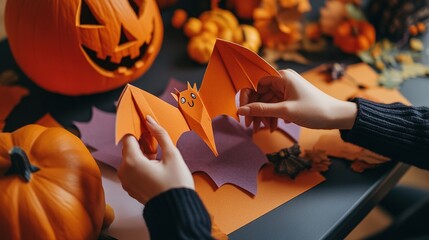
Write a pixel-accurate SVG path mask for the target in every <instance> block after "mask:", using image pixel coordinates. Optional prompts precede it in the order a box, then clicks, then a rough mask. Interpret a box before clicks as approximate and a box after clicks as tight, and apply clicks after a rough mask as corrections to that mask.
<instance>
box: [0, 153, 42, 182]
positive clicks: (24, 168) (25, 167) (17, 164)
mask: <svg viewBox="0 0 429 240" xmlns="http://www.w3.org/2000/svg"><path fill="white" fill-rule="evenodd" d="M9 156H10V161H11V163H12V166H11V167H10V168H9V170H7V171H6V173H5V175H6V176H8V175H12V174H18V175H20V176H21V177H23V178H24V179H25V181H26V182H30V179H31V173H34V172H37V171H39V170H40V169H39V168H38V167H36V166H34V165H31V163H30V160H29V159H28V157H27V154H26V153H25V152H24V150H22V149H21V148H20V147H13V148H12V149H11V150H10V151H9Z"/></svg>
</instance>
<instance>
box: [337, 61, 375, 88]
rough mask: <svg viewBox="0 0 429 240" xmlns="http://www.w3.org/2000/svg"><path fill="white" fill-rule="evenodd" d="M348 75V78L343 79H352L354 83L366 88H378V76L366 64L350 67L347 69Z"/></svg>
mask: <svg viewBox="0 0 429 240" xmlns="http://www.w3.org/2000/svg"><path fill="white" fill-rule="evenodd" d="M346 75H347V76H345V77H343V78H346V77H350V78H352V79H353V81H356V82H357V83H358V84H360V85H362V86H364V87H366V88H373V87H377V86H378V74H377V73H376V72H375V71H374V70H373V69H372V68H371V66H369V65H368V64H366V63H356V64H351V65H349V66H348V67H347V69H346ZM344 80H345V79H344Z"/></svg>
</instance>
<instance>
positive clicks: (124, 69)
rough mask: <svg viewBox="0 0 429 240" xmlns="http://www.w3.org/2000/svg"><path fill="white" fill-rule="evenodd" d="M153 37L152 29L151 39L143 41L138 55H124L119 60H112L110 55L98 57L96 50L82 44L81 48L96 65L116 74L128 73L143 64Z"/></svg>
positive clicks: (147, 56) (150, 48)
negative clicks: (103, 57)
mask: <svg viewBox="0 0 429 240" xmlns="http://www.w3.org/2000/svg"><path fill="white" fill-rule="evenodd" d="M153 38H154V31H153V32H152V36H151V40H150V41H149V42H145V43H143V45H142V46H141V47H140V48H139V55H138V56H137V57H134V58H132V57H131V56H130V55H128V56H124V57H122V58H121V59H120V61H119V62H113V61H112V60H111V58H112V57H111V56H109V55H108V56H107V57H106V58H105V59H102V58H99V57H98V56H97V52H96V51H94V50H92V49H90V48H88V47H86V46H84V45H82V50H83V51H84V52H85V53H86V55H87V56H88V57H89V59H90V60H91V61H92V62H93V63H94V64H95V65H97V66H98V67H100V68H102V69H104V70H106V71H109V72H115V73H118V74H123V75H129V74H132V73H133V72H134V70H136V69H139V68H141V67H143V66H144V65H145V62H146V60H147V59H148V58H149V57H150V56H151V55H152V53H153V51H154V50H153V49H152V48H153V47H152V41H153Z"/></svg>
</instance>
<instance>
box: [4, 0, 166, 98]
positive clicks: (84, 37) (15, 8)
mask: <svg viewBox="0 0 429 240" xmlns="http://www.w3.org/2000/svg"><path fill="white" fill-rule="evenodd" d="M5 24H6V31H7V34H8V38H9V44H10V48H11V50H12V53H13V55H14V57H15V59H16V61H17V62H18V64H19V66H20V67H21V68H22V70H23V71H24V72H25V73H26V74H27V75H28V76H29V77H30V78H31V79H32V80H33V81H35V82H36V83H37V84H38V85H40V86H41V87H43V88H45V89H47V90H49V91H52V92H58V93H62V94H67V95H81V94H92V93H97V92H102V91H107V90H111V89H114V88H116V87H119V86H121V85H124V84H125V83H127V82H130V81H132V80H135V79H136V78H137V77H139V76H141V75H142V74H143V73H144V72H145V71H146V70H147V69H148V68H149V67H150V66H151V64H152V62H153V61H154V59H155V57H156V55H157V54H158V52H159V49H160V47H161V43H162V36H163V28H162V19H161V15H160V13H159V10H158V7H157V5H156V2H155V0H67V1H64V0H38V1H34V0H12V1H7V4H6V16H5Z"/></svg>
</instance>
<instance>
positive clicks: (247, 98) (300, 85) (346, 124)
mask: <svg viewBox="0 0 429 240" xmlns="http://www.w3.org/2000/svg"><path fill="white" fill-rule="evenodd" d="M279 73H280V75H281V76H282V77H281V78H279V77H266V78H263V79H261V80H260V81H259V84H258V90H257V92H255V91H252V90H250V89H246V90H243V91H242V92H241V94H240V105H241V107H240V108H239V109H238V114H240V115H244V116H246V124H247V125H250V123H251V122H253V124H254V129H255V130H257V129H258V128H259V125H260V123H261V122H263V123H264V125H266V126H270V128H271V129H274V128H275V127H276V123H277V118H281V119H283V120H284V121H285V122H286V123H289V122H293V123H296V124H298V125H300V126H303V127H308V128H315V129H351V128H352V127H353V124H354V121H355V118H356V114H357V106H356V104H355V103H353V102H347V101H341V100H338V99H336V98H333V97H331V96H329V95H327V94H325V93H324V92H322V91H320V90H319V89H318V88H316V87H315V86H313V85H312V84H311V83H309V82H308V81H307V80H305V79H304V78H303V77H301V75H299V74H298V73H296V72H295V71H293V70H291V69H288V70H281V71H279Z"/></svg>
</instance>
